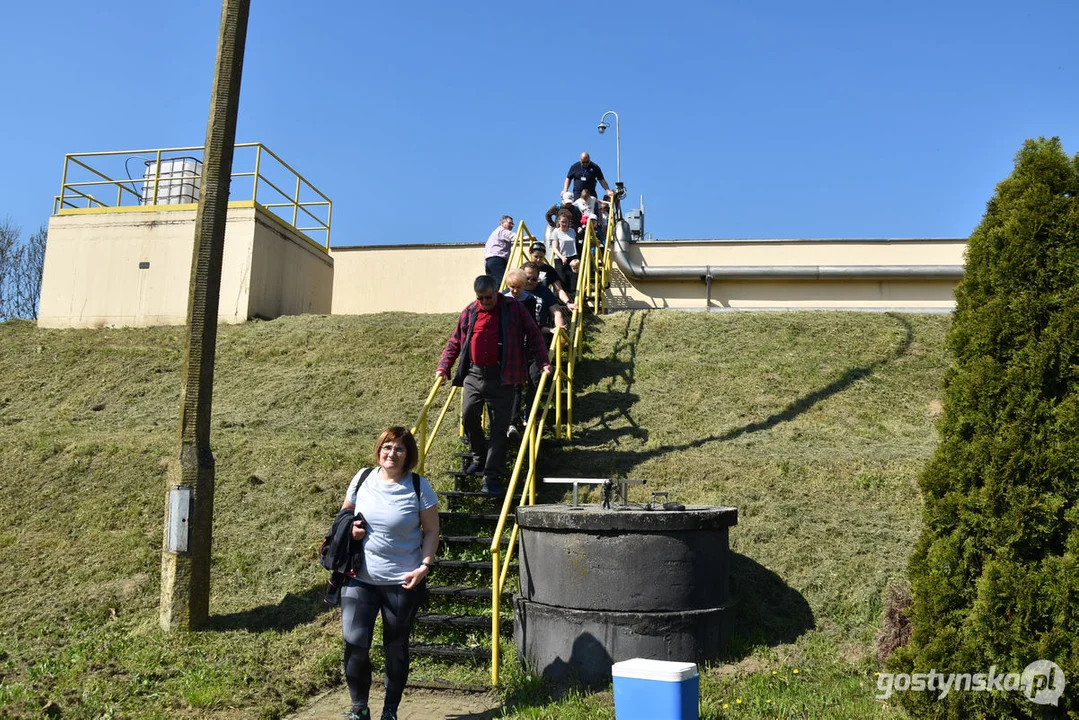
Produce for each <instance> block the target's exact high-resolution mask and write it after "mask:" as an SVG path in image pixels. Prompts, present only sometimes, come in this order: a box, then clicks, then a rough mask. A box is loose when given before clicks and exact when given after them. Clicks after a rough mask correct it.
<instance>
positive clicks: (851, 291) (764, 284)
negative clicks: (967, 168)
mask: <svg viewBox="0 0 1079 720" xmlns="http://www.w3.org/2000/svg"><path fill="white" fill-rule="evenodd" d="M965 248H966V241H965V240H962V239H941V240H663V241H645V242H641V243H633V244H631V245H630V251H629V252H630V259H631V260H632V261H633V262H635V263H638V264H641V265H643V266H645V267H661V266H669V265H712V266H728V267H729V266H758V267H771V266H776V265H795V266H817V265H885V266H894V265H955V266H961V265H962V264H963V252H964V250H965ZM331 254H332V255H333V258H334V263H335V276H334V288H333V313H334V314H364V313H376V312H383V311H386V310H406V311H411V312H457V311H459V310H460V309H461V308H462V307H464V305H465V304H466V303H467V302H468V301H469V300H470V299H472V297H474V296H473V294H472V292H471V291H472V287H471V284H472V279H473V278H474V277H475V276H476V275H478V274H480V273H481V272H482V271H483V246H482V245H481V244H467V245H466V244H461V245H422V246H416V245H410V246H399V247H393V246H367V247H350V248H335V249H333V250H332V251H331ZM955 285H956V281H955V280H954V279H919V280H894V279H882V280H855V279H852V280H793V279H784V280H733V281H719V280H716V281H714V282H713V283H712V286H711V289H710V292H709V288H708V286H707V285H705V283H704V282H703V281H690V282H670V281H664V282H660V281H643V280H629V279H627V278H626V277H625V276H624V275H622V274H621V273H620V272H618V271H617V269H616V270H615V272H614V276H613V277H612V283H611V289H610V295H609V299H610V304H609V307H610V309H612V310H616V309H630V308H687V309H688V308H694V309H698V308H706V307H707V308H712V309H719V308H736V309H737V308H741V309H751V308H761V309H778V308H825V307H827V308H901V309H912V310H918V309H922V310H931V311H935V310H948V309H951V308H952V307H953V306H954V301H953V299H952V292H953V290H954V289H955Z"/></svg>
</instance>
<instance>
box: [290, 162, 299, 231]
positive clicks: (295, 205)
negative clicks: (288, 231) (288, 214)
mask: <svg viewBox="0 0 1079 720" xmlns="http://www.w3.org/2000/svg"><path fill="white" fill-rule="evenodd" d="M299 212H300V176H299V175H297V176H296V194H295V195H294V196H293V198H292V227H296V215H297V214H298V213H299Z"/></svg>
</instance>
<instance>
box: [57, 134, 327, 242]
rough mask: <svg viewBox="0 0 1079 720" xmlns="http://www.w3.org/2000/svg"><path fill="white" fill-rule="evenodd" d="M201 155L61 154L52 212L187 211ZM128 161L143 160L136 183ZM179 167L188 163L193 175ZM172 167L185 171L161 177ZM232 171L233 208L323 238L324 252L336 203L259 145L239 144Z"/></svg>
mask: <svg viewBox="0 0 1079 720" xmlns="http://www.w3.org/2000/svg"><path fill="white" fill-rule="evenodd" d="M202 156H203V148H201V147H181V148H158V149H153V150H116V151H107V152H92V153H70V154H68V155H65V156H64V171H63V175H62V177H61V179H60V194H59V195H57V196H55V197H54V198H53V214H54V215H68V214H78V213H86V212H107V211H116V210H145V209H149V208H153V209H154V210H169V209H172V210H176V209H188V208H189V207H190V206H191V205H192V204H194V203H197V202H198V199H197V197H198V192H199V180H200V179H201V172H200V170H199V168H200V167H201V163H202ZM131 160H141V161H143V163H144V165H145V167H146V170H145V171H143V172H141V174H140V173H136V175H135V176H134V177H133V176H132V175H131V172H130V167H129V163H130V161H131ZM184 161H190V162H191V165H190V167H191V168H192V169H190V170H189V169H188V167H189V166H188V164H187V163H186V162H184ZM177 162H180V163H181V165H180V167H181V168H182V170H181V171H180V173H179V174H178V175H176V174H173V173H172V171H165V172H164V173H163V171H162V168H163V167H164V166H166V165H168V166H169V167H170V168H171V167H174V166H175V165H169V164H170V163H177ZM232 167H233V172H232V182H231V187H230V193H229V201H230V203H235V202H239V203H242V202H250V203H254V204H257V205H259V206H261V207H263V208H265V209H266V210H268V211H269V212H272V213H273V214H274V215H275V216H276V217H278V218H279V219H281V220H282V221H283V222H285V223H287V224H288V225H290V226H291V227H292V228H294V229H295V230H297V231H299V232H301V233H303V234H304V235H306V236H307V237H308V238H309V239H310V236H311V233H314V234H315V235H322V238H321V239H322V242H321V243H316V244H320V245H321V246H322V247H323V248H324V249H326V250H329V247H330V226H331V221H332V219H333V202H332V201H331V200H330V198H328V197H327V196H326V195H325V194H324V193H323V192H322V191H321V190H319V189H318V188H317V187H315V186H314V185H312V184H311V183H310V182H308V181H307V179H306V178H304V177H303V176H302V175H300V174H299V173H298V172H296V170H295V169H293V168H292V166H291V165H289V164H288V163H286V162H285V161H284V160H282V159H281V158H280V157H279V156H278V155H277V154H276V153H274V152H273V151H272V150H270V149H269V148H268V147H266V146H265V145H263V144H262V143H240V144H237V145H236V152H235V155H234V157H233V163H232ZM121 170H122V172H121ZM239 178H251V184H250V185H246V184H245V183H242V182H237V181H238V179H239ZM248 188H249V189H250V192H248ZM105 190H107V191H108V197H107V199H105V194H104V193H103V192H102V191H105ZM113 190H115V193H116V194H115V198H114V197H113V194H112V193H113ZM94 193H97V195H95V194H94ZM99 196H100V197H99ZM312 242H315V241H314V240H312Z"/></svg>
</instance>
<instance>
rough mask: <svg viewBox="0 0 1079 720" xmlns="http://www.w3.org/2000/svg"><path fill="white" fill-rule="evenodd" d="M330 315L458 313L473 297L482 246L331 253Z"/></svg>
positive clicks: (374, 248) (403, 247) (382, 248)
mask: <svg viewBox="0 0 1079 720" xmlns="http://www.w3.org/2000/svg"><path fill="white" fill-rule="evenodd" d="M330 254H331V255H332V257H333V261H334V280H333V314H334V315H363V314H367V313H377V312H384V311H387V310H401V311H405V312H416V313H439V312H459V311H460V310H461V308H463V307H464V306H465V305H466V304H467V303H468V302H469V301H470V300H475V299H476V296H475V294H474V293H473V292H472V281H473V280H475V278H476V276H477V275H482V274H483V245H482V244H475V245H474V244H467V245H463V244H462V245H400V246H370V247H351V248H333V249H331V251H330Z"/></svg>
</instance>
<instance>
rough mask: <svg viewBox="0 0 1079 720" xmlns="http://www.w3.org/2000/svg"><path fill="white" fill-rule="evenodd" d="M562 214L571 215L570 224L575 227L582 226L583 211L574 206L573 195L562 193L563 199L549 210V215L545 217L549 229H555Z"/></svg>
mask: <svg viewBox="0 0 1079 720" xmlns="http://www.w3.org/2000/svg"><path fill="white" fill-rule="evenodd" d="M562 213H569V216H570V224H571V225H573V227H577V226H578V225H580V224H581V209H580V208H579V207H577V206H576V205H575V204H574V202H573V194H572V193H570V192H564V193H562V199H561V200H560V201H559V202H556V203H555V204H554V205H552V206H551V207H549V208H547V214H546V215H545V216H544V217H545V219H546V220H547V227H551V228H553V227H555V226H556V225H558V216H559V215H560V214H562Z"/></svg>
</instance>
